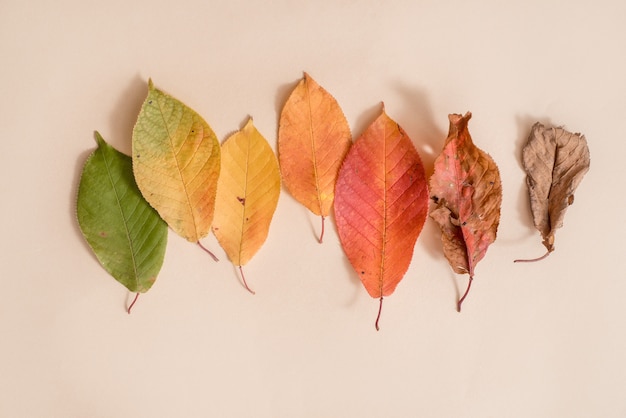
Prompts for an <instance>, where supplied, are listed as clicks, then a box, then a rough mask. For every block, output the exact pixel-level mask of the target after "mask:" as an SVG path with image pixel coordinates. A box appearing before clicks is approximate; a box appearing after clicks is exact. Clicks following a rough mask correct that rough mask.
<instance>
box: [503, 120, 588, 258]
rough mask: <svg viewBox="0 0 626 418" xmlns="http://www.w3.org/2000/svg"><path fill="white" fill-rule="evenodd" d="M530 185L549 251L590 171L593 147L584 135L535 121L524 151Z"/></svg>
mask: <svg viewBox="0 0 626 418" xmlns="http://www.w3.org/2000/svg"><path fill="white" fill-rule="evenodd" d="M522 162H523V164H524V170H526V174H527V177H526V184H527V185H528V192H529V194H530V207H531V210H532V213H533V222H534V223H535V228H537V230H539V232H541V236H542V237H543V245H544V246H545V247H546V248H547V249H548V252H547V253H546V254H545V255H544V256H542V257H539V258H537V259H534V260H515V261H537V260H541V259H543V258H545V257H546V256H548V254H550V253H551V252H552V251H554V234H555V233H556V230H557V229H558V228H560V227H562V226H563V219H564V218H565V212H566V211H567V208H568V207H569V205H571V204H572V203H574V192H575V191H576V188H577V187H578V185H579V184H580V182H581V181H582V179H583V176H584V175H585V174H586V173H587V171H588V170H589V163H590V158H589V148H588V147H587V140H586V139H585V137H584V135H581V134H579V133H576V134H573V133H571V132H567V131H566V130H565V129H563V128H549V129H547V128H545V127H544V126H543V125H542V124H540V123H539V122H537V123H535V124H534V125H533V127H532V130H531V132H530V136H529V137H528V142H527V143H526V145H525V146H524V149H523V151H522Z"/></svg>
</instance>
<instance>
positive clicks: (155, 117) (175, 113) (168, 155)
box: [132, 80, 220, 242]
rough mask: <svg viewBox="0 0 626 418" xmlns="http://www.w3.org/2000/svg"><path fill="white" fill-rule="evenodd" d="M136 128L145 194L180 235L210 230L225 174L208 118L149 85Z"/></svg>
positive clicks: (196, 236)
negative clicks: (219, 183)
mask: <svg viewBox="0 0 626 418" xmlns="http://www.w3.org/2000/svg"><path fill="white" fill-rule="evenodd" d="M148 87H149V88H148V97H147V98H146V100H145V101H144V103H143V106H142V107H141V111H140V113H139V117H138V118H137V123H136V124H135V128H134V130H133V152H132V154H133V155H132V158H133V171H134V173H135V179H136V180H137V185H138V186H139V189H140V190H141V193H142V194H143V196H144V197H145V199H146V200H147V201H148V202H149V203H150V204H151V205H152V206H153V207H154V208H155V209H156V210H157V211H158V212H159V215H161V217H162V218H163V219H164V220H165V222H167V224H168V225H169V226H170V227H171V228H172V229H173V230H174V231H175V232H176V233H177V234H179V235H181V236H182V237H184V238H185V239H187V240H189V241H191V242H197V241H199V240H200V239H201V238H203V237H204V236H206V235H207V234H208V233H209V230H210V229H211V222H212V221H213V213H214V209H215V193H216V190H217V179H218V177H219V173H220V146H219V142H218V141H217V137H216V136H215V133H214V132H213V130H212V129H211V127H210V126H209V125H208V124H207V123H206V122H205V121H204V119H202V117H201V116H200V115H199V114H198V113H196V112H195V111H194V110H192V109H191V108H189V107H187V106H186V105H185V104H183V103H182V102H180V101H179V100H177V99H175V98H173V97H171V96H169V95H167V94H165V93H163V92H162V91H161V90H159V89H157V88H155V87H154V85H153V84H152V80H150V81H149V85H148Z"/></svg>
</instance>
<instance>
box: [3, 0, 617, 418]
mask: <svg viewBox="0 0 626 418" xmlns="http://www.w3.org/2000/svg"><path fill="white" fill-rule="evenodd" d="M625 18H626V3H625V2H623V1H619V0H616V1H589V2H583V1H524V2H502V1H483V2H474V3H473V4H472V2H466V1H432V2H429V1H387V2H382V1H375V0H370V1H360V2H359V1H349V0H340V1H337V0H334V1H330V0H324V1H314V2H313V1H311V2H304V1H288V0H275V1H258V2H245V1H236V0H228V1H200V0H196V1H194V0H178V1H160V0H152V1H147V0H142V1H135V2H133V1H128V0H109V1H84V0H80V1H78V0H58V1H55V2H51V1H50V2H45V1H30V2H28V1H21V0H3V1H1V2H0V57H1V60H2V65H1V67H0V163H1V164H0V170H1V171H0V190H1V196H2V197H1V199H2V205H0V214H1V215H2V216H1V219H2V223H3V228H2V230H3V233H2V240H1V241H0V274H1V277H0V335H1V336H2V338H1V341H0V416H2V417H133V418H138V417H360V418H365V417H417V416H420V417H453V416H454V417H626V393H625V392H626V313H625V308H624V303H623V300H624V296H625V295H626V278H625V277H624V272H623V270H624V269H623V265H622V263H621V260H623V259H624V249H625V248H624V236H625V233H626V224H625V221H624V216H623V215H622V212H623V208H624V205H625V204H626V198H625V197H624V178H625V174H626V168H625V165H624V158H625V156H626V146H625V140H624V132H623V131H624V127H623V123H622V121H623V120H624V115H625V114H626V78H625V74H626V57H625V55H624V53H625V51H626V30H625V29H624V25H623V22H624V19H625ZM303 71H307V72H309V73H310V74H311V75H312V76H313V77H314V78H315V79H316V80H317V81H318V82H319V83H321V84H322V85H323V86H324V87H326V88H327V89H328V90H329V91H330V92H331V93H332V94H334V96H335V97H336V98H337V100H338V101H339V103H340V104H341V106H342V107H343V110H344V112H345V114H346V116H347V119H348V122H349V123H350V126H351V127H352V130H353V133H354V135H355V137H356V136H357V135H358V134H359V133H360V132H362V131H363V129H364V128H365V126H366V125H367V124H368V123H369V122H371V121H372V120H373V118H374V117H375V116H376V115H377V113H378V112H379V109H380V102H381V101H384V103H385V106H386V109H387V112H388V114H389V115H390V116H391V117H392V118H394V119H395V120H397V121H398V122H399V123H400V124H401V125H402V126H403V127H404V128H405V130H406V131H407V132H408V133H409V135H410V136H411V137H412V139H413V142H414V143H415V145H416V146H417V148H418V149H419V151H420V152H421V154H422V157H423V159H424V161H425V163H426V166H427V169H428V170H429V174H430V173H431V172H432V164H433V160H434V157H435V154H436V153H438V152H439V150H440V149H441V147H442V144H443V140H444V138H445V136H446V133H447V129H448V126H447V125H448V122H447V115H448V113H453V112H454V113H461V112H465V111H467V110H471V111H472V112H473V114H474V117H473V119H472V121H471V123H470V130H471V132H472V134H473V136H474V139H475V141H476V143H477V144H478V145H479V146H480V147H482V148H483V149H485V150H486V151H488V152H489V153H490V154H491V155H492V156H493V157H494V159H495V160H496V161H497V163H498V164H499V166H500V170H501V175H502V179H503V186H504V202H503V207H502V221H501V224H500V229H499V236H498V240H497V241H496V243H495V244H494V245H493V246H492V247H491V248H490V249H489V252H488V253H487V257H486V258H485V259H484V260H483V261H482V262H481V263H480V264H479V266H478V267H477V270H476V280H475V283H474V286H473V289H472V292H471V294H470V296H469V298H468V300H467V302H466V304H465V306H464V312H463V313H461V314H458V313H457V312H456V311H455V309H454V304H455V300H456V298H457V296H458V293H459V292H460V291H462V290H464V288H465V285H466V282H467V277H463V276H458V275H455V274H453V273H452V272H451V271H450V269H449V267H448V264H447V261H446V260H445V259H444V258H443V256H442V253H441V247H440V242H439V237H438V233H437V230H436V227H435V225H434V224H433V223H432V222H431V221H428V222H427V225H426V227H425V229H424V231H423V233H422V235H421V237H420V239H419V240H418V242H417V245H416V247H415V254H414V257H413V263H412V265H411V267H410V269H409V271H408V273H407V275H406V276H405V278H404V280H403V281H402V282H401V283H400V285H399V286H398V288H397V290H396V293H395V294H394V295H392V296H391V297H389V298H388V299H386V302H385V306H384V310H383V317H382V319H381V327H382V328H381V331H380V332H376V331H375V330H374V318H375V315H376V310H377V307H378V306H377V301H376V300H374V299H372V298H370V297H369V296H368V294H367V292H366V291H365V290H364V288H363V287H362V286H361V284H360V282H359V281H358V279H357V276H356V275H355V274H354V273H353V272H352V270H351V268H350V266H349V264H348V263H347V261H346V258H345V257H344V255H343V252H342V250H341V247H340V246H339V244H338V239H337V234H336V231H335V230H334V227H333V228H329V229H328V230H327V235H326V242H325V243H324V244H323V245H319V244H317V243H316V241H315V234H316V233H317V229H318V228H319V220H318V219H317V218H316V217H314V216H312V215H310V214H309V213H308V212H307V211H306V210H305V209H303V208H302V207H301V206H299V205H298V204H296V202H295V201H294V200H293V199H292V198H291V197H290V196H289V195H288V194H287V193H286V192H285V191H284V190H283V194H282V195H281V198H280V202H279V205H278V209H277V212H276V215H275V218H274V222H273V224H272V227H271V229H270V236H269V238H268V241H267V242H266V245H265V246H264V247H263V248H262V250H261V251H260V252H259V253H258V254H257V256H256V257H255V258H254V259H253V260H252V261H251V262H250V263H249V264H248V265H247V266H246V273H247V277H248V280H249V283H250V285H251V287H253V288H254V289H255V290H256V292H257V294H256V296H251V295H250V294H248V293H247V292H246V291H245V290H244V289H243V288H242V286H241V285H240V283H239V281H238V278H237V275H236V272H235V270H234V268H233V267H232V266H231V264H230V263H229V262H228V260H227V259H226V258H225V255H224V253H223V251H222V250H221V249H220V248H219V247H218V245H217V243H216V241H215V239H214V238H213V237H209V238H207V239H206V240H205V241H204V242H205V244H206V245H208V246H210V247H211V248H212V249H214V250H215V252H216V253H217V255H218V256H220V258H221V259H222V260H221V261H220V262H219V263H214V262H213V261H211V260H210V259H209V258H208V257H207V256H206V255H205V254H204V253H202V252H201V251H200V250H199V249H198V248H197V247H195V246H193V245H191V244H188V243H187V242H186V241H184V240H182V239H181V238H179V237H178V236H175V235H174V234H173V233H170V236H169V244H168V249H167V254H166V259H165V263H164V267H163V269H162V271H161V274H160V276H159V279H158V280H157V282H156V284H155V285H154V287H153V288H152V289H151V290H150V292H149V293H147V294H146V295H144V296H142V297H141V298H140V299H139V302H138V304H137V305H136V307H135V310H134V312H133V314H132V315H130V316H129V315H127V314H126V313H125V312H124V307H125V305H126V303H128V302H129V300H130V298H131V296H132V295H129V293H128V292H127V291H126V289H125V288H123V287H122V286H121V285H120V284H118V283H117V282H116V281H114V280H113V279H112V278H111V277H109V276H108V275H107V273H106V272H105V271H104V270H103V269H102V268H101V267H100V265H99V264H98V263H97V261H96V259H95V257H94V256H93V255H92V254H91V252H90V250H89V248H88V247H87V245H86V243H85V241H84V240H83V238H82V236H81V235H80V231H79V229H78V227H77V223H76V221H75V218H74V211H75V204H74V201H75V193H76V186H77V182H78V178H79V174H80V170H81V168H82V165H83V163H84V161H85V158H86V157H87V155H88V154H89V153H90V152H91V151H92V150H93V149H94V148H95V141H94V139H93V131H94V130H99V131H100V132H101V133H102V135H103V136H104V138H105V139H107V140H108V141H109V142H111V143H112V144H113V145H114V146H116V147H117V148H118V149H120V150H122V151H124V152H127V153H128V152H129V151H130V134H131V131H132V127H133V124H134V120H135V117H136V115H137V113H138V111H139V107H140V104H141V102H142V101H143V98H144V97H145V94H146V88H147V87H146V81H147V78H148V77H152V79H153V80H154V82H155V84H156V85H157V86H158V87H160V88H161V89H163V90H165V91H167V92H169V93H170V94H172V95H174V96H175V97H177V98H179V99H181V100H183V101H184V102H186V103H187V104H188V105H190V106H191V107H193V108H194V109H196V110H197V111H198V112H199V113H200V114H202V115H203V116H204V117H205V118H206V120H207V121H208V122H209V123H210V124H211V125H212V127H213V128H214V130H215V131H216V133H217V135H218V137H219V139H220V141H223V140H224V139H225V138H226V136H227V135H228V134H229V133H230V132H232V131H234V130H236V129H239V128H240V127H241V126H242V123H243V122H245V120H246V119H247V117H248V115H251V116H253V117H254V121H255V124H256V126H257V127H258V129H259V130H260V131H261V132H262V133H263V134H264V135H265V136H266V137H267V138H268V140H269V141H270V144H271V145H272V147H274V149H275V147H276V128H277V120H278V112H279V110H280V109H281V108H282V105H283V103H284V101H285V100H286V97H287V94H288V92H289V91H290V90H291V88H292V87H293V86H294V85H295V83H296V82H297V81H298V80H299V79H300V77H301V76H302V72H303ZM536 120H540V121H543V122H547V123H554V124H559V125H561V124H562V125H565V126H566V127H567V128H569V129H571V130H573V131H581V132H583V133H585V134H586V136H587V138H588V140H589V144H590V149H591V156H592V163H591V164H592V166H591V171H590V172H589V174H588V175H587V177H586V178H585V179H584V181H583V183H582V184H581V186H580V188H579V190H578V193H577V196H576V203H575V204H574V206H572V207H571V208H570V210H569V212H568V214H567V217H566V224H565V227H564V228H563V229H562V230H560V231H559V232H558V234H557V240H556V247H557V249H556V252H555V253H554V254H553V255H552V256H551V257H549V258H548V259H547V260H545V261H544V262H542V263H540V264H534V265H532V264H529V265H514V264H513V263H512V260H513V259H514V258H517V257H532V256H538V255H540V254H542V253H543V251H544V248H543V246H542V245H541V243H540V241H541V240H540V237H539V235H538V233H537V232H536V231H535V230H534V229H533V227H532V222H531V219H530V215H529V210H528V198H527V196H526V189H525V184H524V173H523V171H522V168H521V166H520V151H521V147H522V145H523V143H524V141H525V139H526V137H527V135H528V132H529V129H530V126H531V125H532V123H533V122H534V121H536Z"/></svg>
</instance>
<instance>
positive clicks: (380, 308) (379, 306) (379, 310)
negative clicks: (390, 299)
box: [374, 296, 383, 331]
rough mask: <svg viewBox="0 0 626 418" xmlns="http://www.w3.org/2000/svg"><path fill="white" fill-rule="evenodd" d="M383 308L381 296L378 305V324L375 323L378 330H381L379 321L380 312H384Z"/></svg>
mask: <svg viewBox="0 0 626 418" xmlns="http://www.w3.org/2000/svg"><path fill="white" fill-rule="evenodd" d="M382 310H383V297H382V296H381V297H380V304H379V305H378V316H376V324H374V325H376V331H380V328H379V326H378V321H379V320H380V313H381V312H382Z"/></svg>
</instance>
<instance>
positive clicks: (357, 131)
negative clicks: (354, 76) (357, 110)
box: [351, 102, 383, 143]
mask: <svg viewBox="0 0 626 418" xmlns="http://www.w3.org/2000/svg"><path fill="white" fill-rule="evenodd" d="M382 109H383V103H382V102H381V103H377V104H375V105H373V106H370V107H368V108H367V109H366V110H364V111H363V112H362V113H361V114H360V115H359V116H358V117H357V119H356V122H355V123H354V126H353V127H352V129H351V131H352V143H354V141H356V140H357V139H358V138H359V137H360V136H361V134H362V133H363V132H365V130H366V129H367V127H368V126H370V125H371V124H372V123H373V122H374V121H375V120H376V118H378V116H379V115H380V112H381V111H382Z"/></svg>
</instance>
